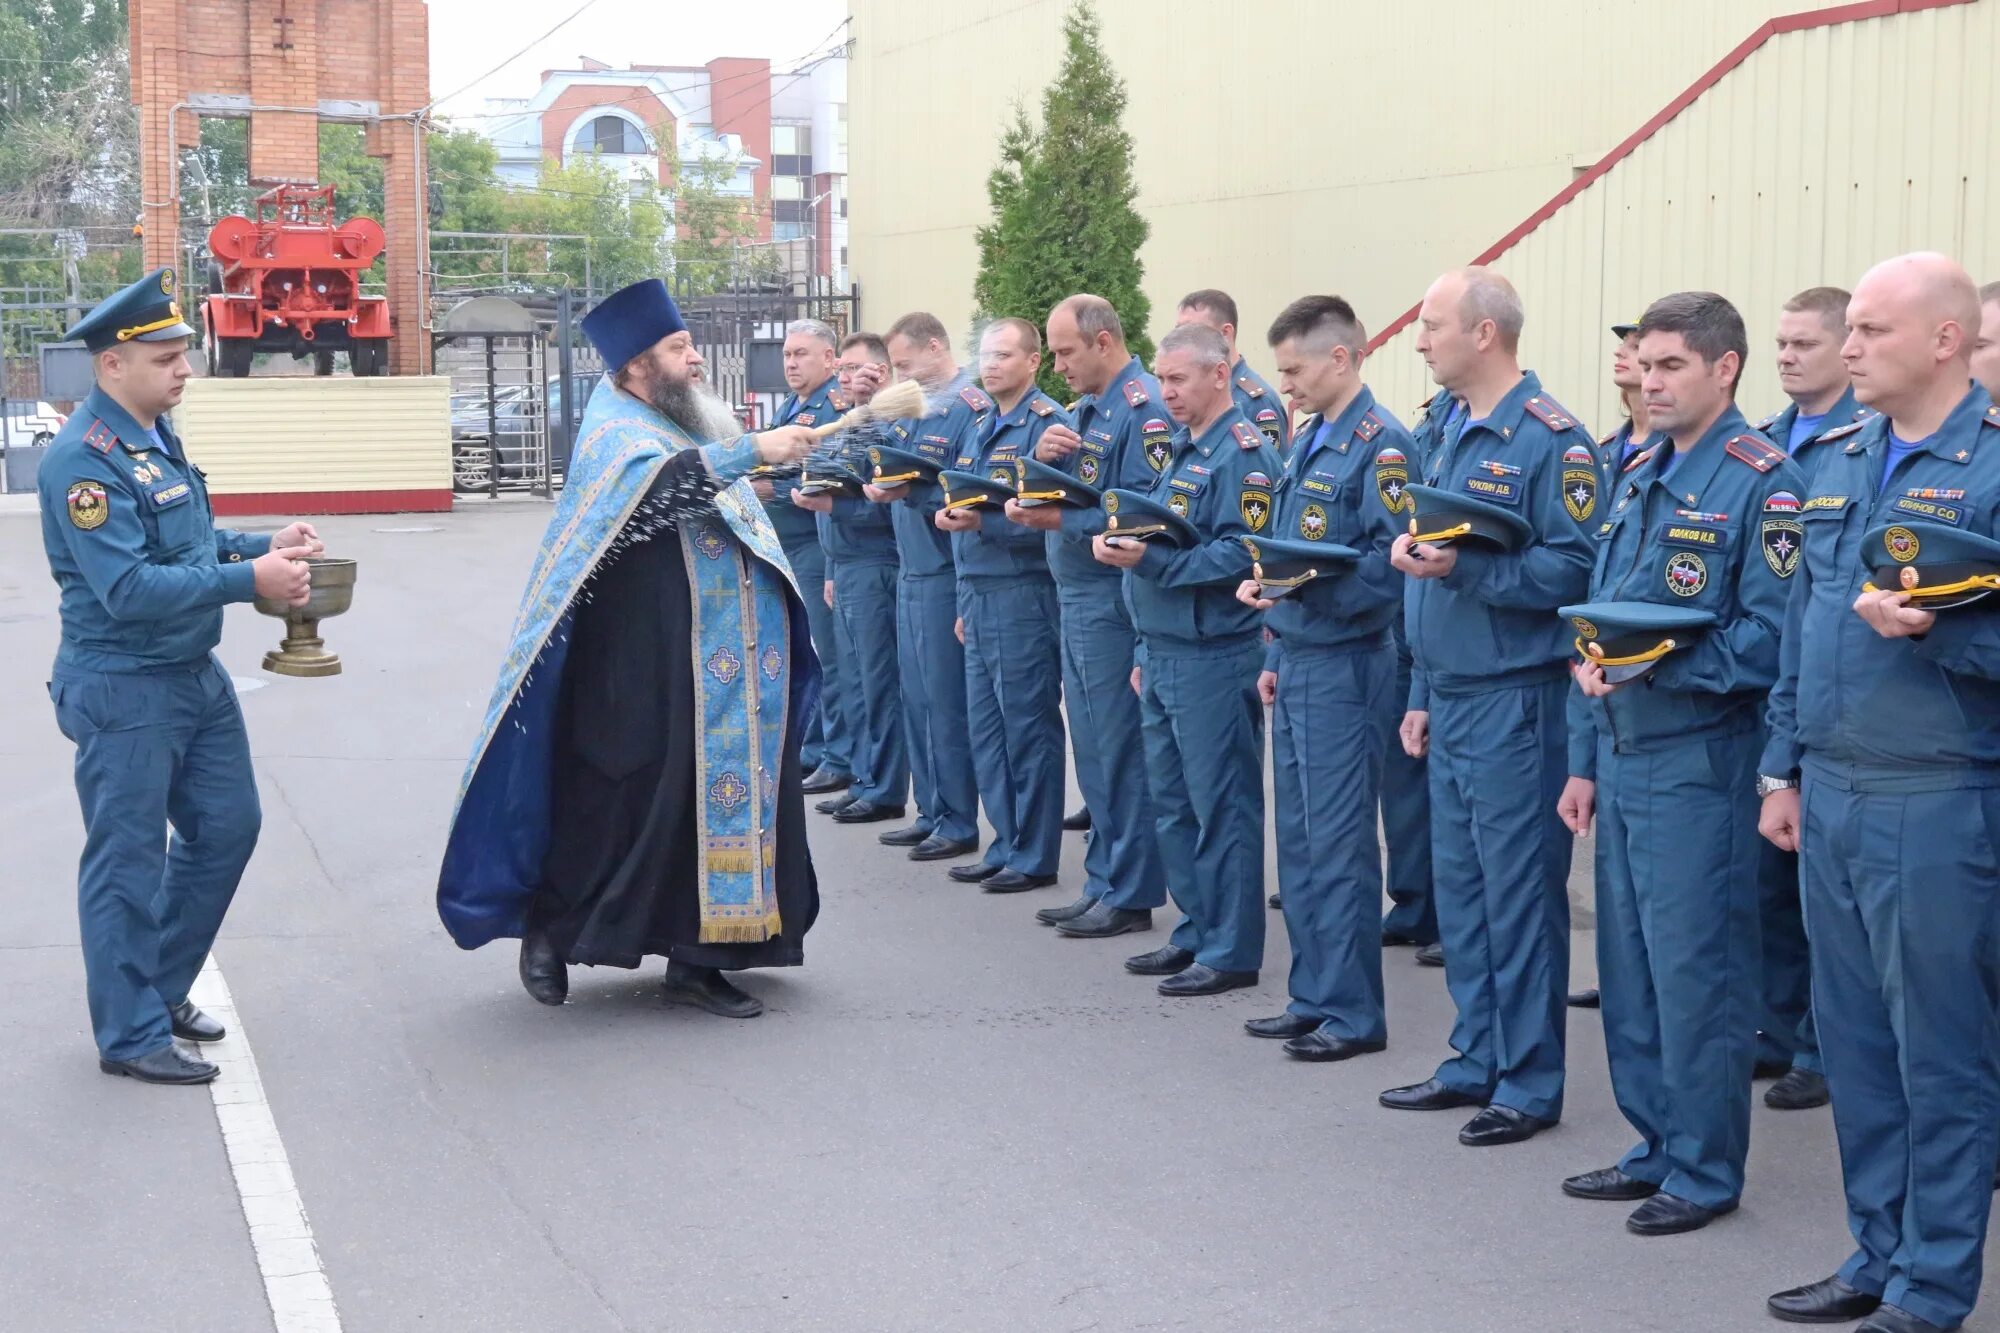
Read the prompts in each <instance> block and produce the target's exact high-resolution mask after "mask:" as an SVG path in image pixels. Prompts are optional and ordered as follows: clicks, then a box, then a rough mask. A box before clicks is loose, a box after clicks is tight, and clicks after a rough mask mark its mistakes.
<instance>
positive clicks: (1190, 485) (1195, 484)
mask: <svg viewBox="0 0 2000 1333" xmlns="http://www.w3.org/2000/svg"><path fill="white" fill-rule="evenodd" d="M1209 480H1210V479H1209V478H1207V477H1189V476H1178V477H1170V478H1168V479H1167V484H1166V487H1165V488H1164V489H1163V490H1162V491H1160V493H1159V497H1160V503H1162V504H1164V505H1165V506H1166V507H1167V508H1169V509H1171V510H1173V511H1174V512H1175V513H1176V514H1179V515H1180V516H1181V517H1182V518H1184V519H1186V520H1188V522H1190V523H1200V522H1202V521H1203V514H1202V507H1203V506H1204V505H1206V504H1207V503H1208V493H1209V491H1210V490H1211V489H1212V488H1211V487H1210V486H1209V484H1208V483H1209ZM1211 521H1212V520H1211Z"/></svg>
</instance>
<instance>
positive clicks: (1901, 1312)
mask: <svg viewBox="0 0 2000 1333" xmlns="http://www.w3.org/2000/svg"><path fill="white" fill-rule="evenodd" d="M1854 1333H1945V1326H1944V1325H1943V1324H1933V1323H1932V1322H1931V1321H1930V1320H1928V1319H1919V1318H1917V1317H1916V1316H1915V1315H1913V1314H1911V1313H1910V1312H1909V1311H1908V1310H1905V1309H1904V1308H1903V1307H1902V1306H1900V1305H1878V1306H1876V1307H1875V1313H1874V1314H1872V1315H1869V1316H1868V1318H1866V1319H1864V1320H1862V1321H1861V1324H1860V1326H1859V1327H1857V1328H1856V1329H1855V1330H1854Z"/></svg>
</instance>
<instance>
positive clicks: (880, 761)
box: [833, 560, 910, 805]
mask: <svg viewBox="0 0 2000 1333" xmlns="http://www.w3.org/2000/svg"><path fill="white" fill-rule="evenodd" d="M897 578H898V573H897V569H896V566H895V565H894V564H893V563H890V562H888V561H877V560H871V561H864V562H860V563H856V562H854V561H850V560H837V561H835V562H834V563H833V620H834V638H835V640H836V641H837V642H838V643H839V644H840V652H841V656H842V661H843V664H844V665H846V666H848V667H849V668H850V673H849V675H848V689H847V716H848V722H849V724H850V732H851V740H852V744H851V746H850V748H849V750H848V758H849V759H850V760H851V761H852V763H851V764H850V769H851V771H852V772H853V774H854V787H853V790H852V791H851V792H849V795H851V796H853V797H854V798H855V799H856V800H860V801H873V802H875V803H876V804H877V805H902V804H903V803H904V802H905V801H907V800H909V798H910V744H909V738H908V737H907V736H906V735H905V734H904V732H903V686H902V682H901V681H900V680H899V679H898V676H899V674H900V673H899V670H898V667H897V664H896V583H897Z"/></svg>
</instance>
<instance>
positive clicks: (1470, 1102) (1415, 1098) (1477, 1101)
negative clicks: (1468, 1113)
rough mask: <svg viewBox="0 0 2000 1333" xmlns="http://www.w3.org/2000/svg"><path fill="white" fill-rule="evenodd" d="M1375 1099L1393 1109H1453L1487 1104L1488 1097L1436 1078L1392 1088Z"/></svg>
mask: <svg viewBox="0 0 2000 1333" xmlns="http://www.w3.org/2000/svg"><path fill="white" fill-rule="evenodd" d="M1375 1100H1376V1101H1378V1102H1380V1103H1382V1105H1384V1106H1386V1107H1388V1108H1389V1109H1390V1110H1392V1111H1453V1110H1457V1109H1458V1108H1459V1107H1461V1106H1484V1105H1486V1098H1484V1097H1475V1096H1474V1095H1473V1094H1471V1093H1469V1092H1460V1091H1459V1090H1458V1089H1457V1088H1452V1087H1447V1086H1445V1085H1444V1084H1443V1083H1440V1082H1438V1081H1437V1080H1436V1079H1434V1078H1430V1079H1425V1080H1424V1081H1423V1082H1422V1083H1412V1084H1409V1085H1408V1086H1407V1087H1401V1088H1391V1089H1389V1090H1388V1091H1387V1092H1385V1093H1383V1094H1382V1095H1381V1096H1380V1097H1377V1098H1376V1099H1375Z"/></svg>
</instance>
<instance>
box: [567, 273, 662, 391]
mask: <svg viewBox="0 0 2000 1333" xmlns="http://www.w3.org/2000/svg"><path fill="white" fill-rule="evenodd" d="M686 328H687V323H686V321H684V320H683V319H682V318H681V311H680V307H679V306H677V305H675V304H674V298H673V297H671V296H669V295H667V284H666V283H664V282H661V281H660V280H659V279H658V278H647V279H646V280H645V281H644V282H635V283H633V284H632V285H631V286H630V287H620V288H619V289H618V290H617V291H615V292H613V293H611V295H609V296H607V297H605V298H604V299H603V300H602V301H599V302H598V303H597V307H596V309H594V310H592V311H591V312H590V313H589V314H587V315H585V316H584V317H583V336H584V337H586V338H588V339H590V345H591V346H592V347H595V348H596V349H597V354H598V355H599V356H601V357H603V358H604V368H605V369H606V370H609V371H612V372H614V373H615V372H617V371H620V370H623V369H624V368H625V366H626V365H627V364H628V363H629V362H630V361H631V360H632V358H633V357H635V356H637V355H639V353H641V352H643V351H645V350H646V349H647V348H648V347H651V346H652V345H653V344H654V343H656V342H658V341H659V340H660V339H662V338H665V337H667V336H668V335H669V334H675V333H680V332H682V331H683V330H685V329H686Z"/></svg>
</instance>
